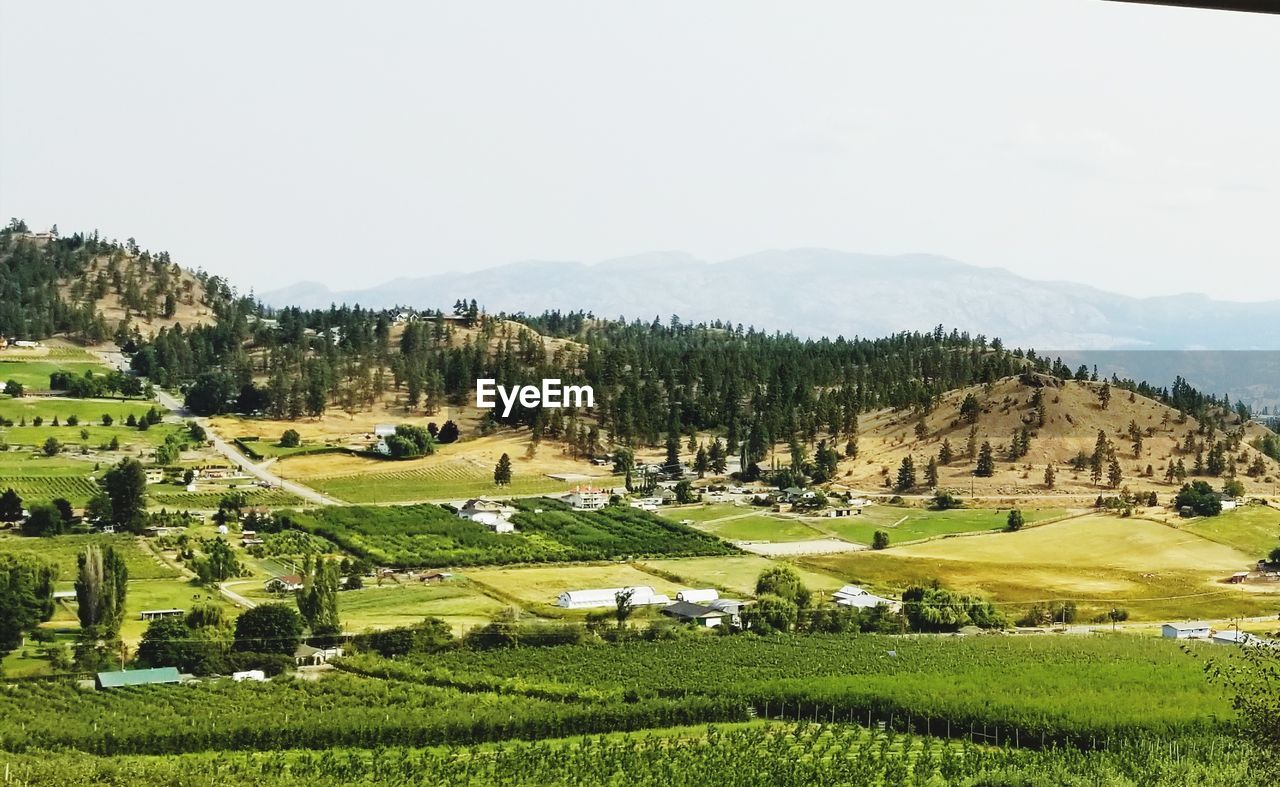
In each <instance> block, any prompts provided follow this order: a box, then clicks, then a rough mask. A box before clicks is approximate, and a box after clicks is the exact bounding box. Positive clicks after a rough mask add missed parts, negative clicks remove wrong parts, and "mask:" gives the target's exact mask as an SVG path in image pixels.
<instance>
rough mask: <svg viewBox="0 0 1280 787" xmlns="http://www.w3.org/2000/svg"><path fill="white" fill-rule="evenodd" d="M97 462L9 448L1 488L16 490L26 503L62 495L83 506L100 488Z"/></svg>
mask: <svg viewBox="0 0 1280 787" xmlns="http://www.w3.org/2000/svg"><path fill="white" fill-rule="evenodd" d="M94 465H95V463H94V462H87V461H81V460H77V459H70V458H66V457H63V456H56V457H48V456H44V455H33V454H32V453H31V452H29V451H5V452H2V453H0V491H3V490H5V489H13V490H14V491H15V492H17V493H18V495H19V496H20V497H22V499H23V502H25V503H33V502H41V501H48V500H52V499H54V498H57V497H62V498H66V500H67V501H68V502H70V503H71V505H73V506H83V505H84V504H85V503H87V502H89V498H91V497H93V496H94V495H95V494H97V493H98V491H99V489H98V484H97V482H96V481H95V480H94V476H95V470H94Z"/></svg>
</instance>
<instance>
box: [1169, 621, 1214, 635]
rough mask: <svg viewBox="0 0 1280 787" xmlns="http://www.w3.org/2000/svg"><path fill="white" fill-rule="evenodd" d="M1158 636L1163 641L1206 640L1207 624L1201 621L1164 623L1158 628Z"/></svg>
mask: <svg viewBox="0 0 1280 787" xmlns="http://www.w3.org/2000/svg"><path fill="white" fill-rule="evenodd" d="M1160 636H1162V637H1164V638H1165V639H1208V638H1209V624H1208V623H1205V622H1203V621H1195V622H1189V623H1166V624H1164V625H1163V626H1161V627H1160Z"/></svg>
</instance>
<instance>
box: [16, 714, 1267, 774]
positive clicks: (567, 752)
mask: <svg viewBox="0 0 1280 787" xmlns="http://www.w3.org/2000/svg"><path fill="white" fill-rule="evenodd" d="M1161 744H1162V742H1159V741H1154V740H1138V741H1134V742H1131V743H1126V744H1117V745H1115V746H1113V747H1112V748H1110V749H1107V750H1103V751H1093V752H1076V751H1063V750H1056V749H1049V750H1044V751H1037V750H1031V749H1022V750H1019V749H1012V748H995V747H990V746H980V745H976V744H974V743H972V742H964V743H962V742H953V741H947V740H944V739H940V738H931V737H928V736H925V735H903V734H901V733H897V732H895V731H893V730H889V731H886V732H869V731H867V730H865V729H863V728H862V727H859V726H856V725H850V724H838V723H837V724H832V723H812V722H807V723H806V722H801V723H792V722H764V721H753V722H731V723H720V724H716V725H713V726H683V727H666V728H657V729H646V730H643V731H640V732H629V733H606V734H596V735H591V736H582V735H578V736H573V737H567V738H556V739H550V740H543V741H537V742H526V741H508V742H505V743H502V744H488V743H485V744H474V745H469V746H456V745H455V746H449V747H429V748H400V747H386V748H384V747H379V748H377V749H352V748H334V749H331V750H330V751H327V752H324V753H315V752H310V751H304V750H277V751H270V752H244V751H235V752H217V753H200V754H184V755H176V756H169V757H159V756H140V755H123V756H120V755H117V756H109V757H96V756H93V755H88V754H83V753H79V752H65V753H60V754H59V756H57V757H46V756H41V755H39V754H10V755H6V756H4V757H3V762H4V765H5V767H6V768H9V769H10V772H11V773H12V775H13V777H14V778H15V779H17V780H18V781H19V782H20V783H23V784H60V785H66V787H100V785H108V786H109V787H117V785H119V786H121V787H123V786H124V785H134V784H181V783H184V781H185V780H186V779H187V777H188V776H189V775H190V774H193V773H198V774H201V775H202V776H207V777H208V779H209V780H210V781H211V783H215V784H219V785H253V786H254V787H294V785H297V784H298V783H300V782H301V783H306V784H310V785H317V787H337V786H338V785H343V784H357V783H358V784H361V785H370V786H371V787H383V786H384V785H385V786H386V787H391V786H392V785H395V786H396V787H399V785H403V784H404V783H405V780H406V776H405V774H412V777H411V778H412V779H413V780H414V781H416V782H420V783H423V784H450V783H455V782H457V781H458V779H459V778H465V779H466V780H467V782H468V783H471V784H503V785H546V784H573V783H580V784H612V783H615V781H614V780H615V779H616V778H617V775H618V774H620V773H625V774H627V783H633V784H645V785H658V784H660V785H663V786H664V787H706V785H712V784H722V785H733V786H734V787H809V785H815V784H840V785H848V786H849V787H881V785H885V784H959V783H965V784H1006V783H1012V784H1045V785H1048V784H1090V785H1095V784H1096V785H1102V784H1142V785H1156V784H1164V783H1166V781H1162V780H1175V779H1176V780H1180V781H1181V782H1182V783H1190V782H1192V781H1194V783H1195V784H1197V785H1202V787H1236V785H1240V784H1247V783H1249V782H1250V780H1251V779H1253V778H1255V777H1256V776H1257V774H1256V772H1255V771H1254V770H1253V769H1251V768H1250V766H1249V764H1248V762H1247V755H1248V752H1249V750H1248V748H1247V747H1245V746H1242V745H1241V744H1239V743H1236V742H1234V741H1232V740H1230V739H1228V738H1225V737H1223V736H1214V735H1206V736H1198V737H1195V738H1186V739H1182V740H1179V741H1178V754H1177V756H1176V757H1175V756H1172V755H1169V753H1168V749H1169V747H1168V746H1167V745H1161ZM463 773H465V777H460V774H463Z"/></svg>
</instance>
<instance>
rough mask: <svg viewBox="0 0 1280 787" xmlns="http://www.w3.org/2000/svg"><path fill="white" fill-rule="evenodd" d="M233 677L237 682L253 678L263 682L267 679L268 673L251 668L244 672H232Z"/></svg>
mask: <svg viewBox="0 0 1280 787" xmlns="http://www.w3.org/2000/svg"><path fill="white" fill-rule="evenodd" d="M231 679H232V680H234V681H235V682H236V683H239V682H240V681H242V680H252V681H257V682H259V683H262V682H264V681H265V680H266V679H267V673H265V672H263V671H262V670H260V669H250V670H245V671H244V672H233V673H231Z"/></svg>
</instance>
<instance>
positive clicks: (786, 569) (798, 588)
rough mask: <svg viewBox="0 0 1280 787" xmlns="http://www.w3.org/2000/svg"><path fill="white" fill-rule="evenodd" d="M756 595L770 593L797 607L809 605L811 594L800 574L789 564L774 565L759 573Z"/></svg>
mask: <svg viewBox="0 0 1280 787" xmlns="http://www.w3.org/2000/svg"><path fill="white" fill-rule="evenodd" d="M756 595H757V596H765V595H772V596H777V597H778V598H782V599H786V600H787V601H790V602H791V603H793V604H795V605H796V607H797V608H799V609H805V608H806V607H808V606H809V601H810V598H811V594H810V592H809V589H808V588H807V587H805V586H804V582H802V581H801V579H800V575H799V574H797V573H796V570H795V569H794V568H792V567H791V566H774V567H772V568H767V569H765V570H764V571H763V572H761V573H760V576H759V577H758V578H757V579H756Z"/></svg>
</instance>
